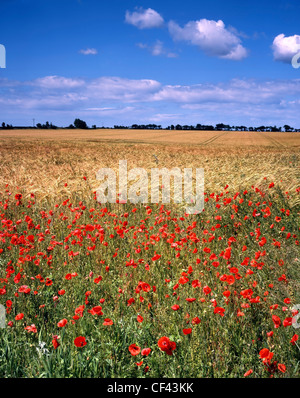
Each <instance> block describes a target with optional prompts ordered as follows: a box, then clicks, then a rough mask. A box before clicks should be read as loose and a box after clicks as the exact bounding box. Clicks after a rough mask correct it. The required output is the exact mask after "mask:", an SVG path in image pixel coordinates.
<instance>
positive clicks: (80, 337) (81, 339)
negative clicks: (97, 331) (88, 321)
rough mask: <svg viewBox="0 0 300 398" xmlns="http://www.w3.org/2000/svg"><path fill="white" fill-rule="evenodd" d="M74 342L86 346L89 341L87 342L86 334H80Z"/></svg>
mask: <svg viewBox="0 0 300 398" xmlns="http://www.w3.org/2000/svg"><path fill="white" fill-rule="evenodd" d="M74 344H75V346H76V347H84V346H85V345H86V344H87V343H86V339H85V337H84V336H78V337H76V339H75V340H74Z"/></svg>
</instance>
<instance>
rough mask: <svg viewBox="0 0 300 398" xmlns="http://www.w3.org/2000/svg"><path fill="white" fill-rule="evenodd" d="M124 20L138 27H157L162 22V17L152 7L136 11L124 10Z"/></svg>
mask: <svg viewBox="0 0 300 398" xmlns="http://www.w3.org/2000/svg"><path fill="white" fill-rule="evenodd" d="M125 22H127V23H128V24H131V25H134V26H136V27H137V28H139V29H147V28H158V27H160V26H161V25H163V23H164V19H163V17H162V16H161V15H160V14H159V13H158V12H157V11H155V10H153V9H152V8H148V9H147V10H144V9H143V8H140V9H139V10H138V11H133V12H130V11H126V15H125Z"/></svg>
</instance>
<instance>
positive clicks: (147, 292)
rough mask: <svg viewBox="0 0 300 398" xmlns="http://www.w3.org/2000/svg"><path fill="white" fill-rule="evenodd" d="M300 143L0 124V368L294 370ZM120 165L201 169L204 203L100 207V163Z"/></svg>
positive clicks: (127, 372) (19, 372)
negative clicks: (195, 209) (196, 208)
mask: <svg viewBox="0 0 300 398" xmlns="http://www.w3.org/2000/svg"><path fill="white" fill-rule="evenodd" d="M299 147H300V133H267V132H225V131H220V132H216V131H206V132H201V131H167V130H157V131H148V130H147V131H146V130H136V131H133V130H105V129H98V130H76V129H75V130H48V131H46V130H34V129H32V130H2V131H0V171H1V173H0V304H1V305H2V306H3V307H0V311H1V308H2V309H4V313H3V314H2V318H0V321H1V319H2V321H3V319H4V318H5V320H4V322H5V325H4V327H2V328H0V377H38V378H40V377H41V378H42V377H103V378H107V377H126V378H131V377H141V378H148V377H149V378H152V377H178V378H185V377H196V378H200V377H229V378H244V377H248V378H251V377H254V378H261V377H262V378H269V377H274V378H286V377H293V378H295V377H299V361H300V342H299V340H298V337H299V336H298V335H299V327H300V323H299V320H298V321H297V319H298V316H299V311H300V294H299V292H300V289H299V265H300V256H299V240H300V239H299V234H300V231H299V229H300V225H299V214H300V197H299V193H300V183H299V182H300V170H299ZM119 160H127V162H128V168H129V169H132V168H134V167H141V168H145V169H146V170H148V171H150V169H152V168H163V167H166V168H168V169H171V168H173V167H178V168H180V169H183V168H193V169H195V168H203V169H204V176H205V184H204V191H205V193H204V195H205V200H204V202H205V207H204V211H203V212H202V213H200V214H197V215H196V214H194V215H188V214H186V213H185V212H184V208H183V207H182V206H178V205H176V204H174V203H170V204H162V203H150V201H149V203H147V204H142V203H140V204H132V203H130V202H128V203H126V204H122V203H113V204H109V203H106V204H104V203H102V204H101V203H99V202H97V200H96V195H95V192H96V189H97V187H98V185H99V181H98V180H97V179H96V173H97V171H98V170H99V169H100V168H104V167H105V168H108V167H110V168H112V169H114V170H116V172H118V163H119ZM0 314H1V312H0ZM297 322H298V323H297Z"/></svg>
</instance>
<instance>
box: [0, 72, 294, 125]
mask: <svg viewBox="0 0 300 398" xmlns="http://www.w3.org/2000/svg"><path fill="white" fill-rule="evenodd" d="M299 98H300V79H293V80H267V81H256V80H241V79H233V80H230V81H228V82H222V83H214V84H212V83H205V82H204V83H200V84H193V85H179V84H178V85H164V84H162V83H160V82H159V81H157V80H151V79H126V78H121V77H111V76H107V77H99V78H94V79H79V78H67V77H62V76H46V77H42V78H38V79H35V80H31V81H15V80H12V81H10V80H9V79H0V120H3V121H5V122H7V123H13V124H14V123H16V120H17V119H16V118H18V120H20V122H19V123H20V124H26V123H27V124H28V123H30V122H31V120H30V118H32V117H35V118H36V120H37V121H40V122H45V121H46V120H49V121H52V122H53V123H54V124H55V123H59V121H61V123H62V124H64V125H67V124H69V123H71V122H72V121H73V120H74V118H75V117H80V118H84V119H85V120H86V121H87V122H88V123H89V124H90V125H92V124H97V123H102V122H104V123H105V125H111V126H113V125H114V124H122V123H125V124H132V123H144V122H145V123H146V122H151V121H154V122H160V123H161V124H163V125H166V124H171V123H173V124H174V123H184V124H186V123H187V124H194V123H208V124H215V123H216V122H218V121H222V122H226V123H231V124H237V123H239V124H243V125H261V124H268V125H271V124H272V125H274V124H277V125H284V124H290V125H292V126H294V127H296V128H300V116H299V115H300V112H299V110H300V101H299Z"/></svg>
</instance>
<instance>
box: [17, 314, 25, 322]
mask: <svg viewBox="0 0 300 398" xmlns="http://www.w3.org/2000/svg"><path fill="white" fill-rule="evenodd" d="M23 318H24V314H22V313H20V314H18V315H16V317H15V320H16V321H20V320H21V319H23Z"/></svg>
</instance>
